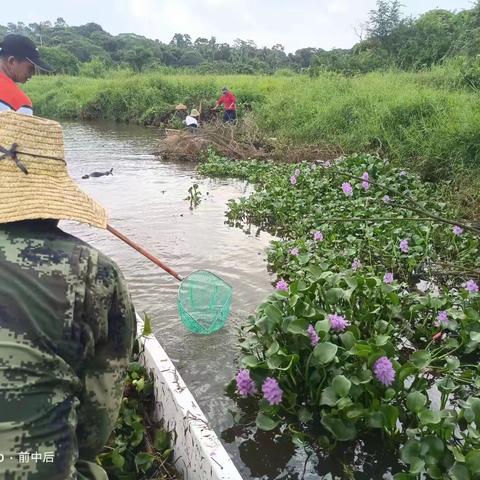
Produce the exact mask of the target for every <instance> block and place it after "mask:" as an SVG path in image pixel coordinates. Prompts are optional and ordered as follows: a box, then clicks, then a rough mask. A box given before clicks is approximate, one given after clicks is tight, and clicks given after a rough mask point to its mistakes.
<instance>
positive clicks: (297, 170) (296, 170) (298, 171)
mask: <svg viewBox="0 0 480 480" xmlns="http://www.w3.org/2000/svg"><path fill="white" fill-rule="evenodd" d="M299 175H300V169H299V168H296V169H295V176H296V177H298V176H299Z"/></svg>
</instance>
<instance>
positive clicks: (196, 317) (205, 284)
mask: <svg viewBox="0 0 480 480" xmlns="http://www.w3.org/2000/svg"><path fill="white" fill-rule="evenodd" d="M231 303H232V287H231V286H230V285H229V284H228V283H226V282H225V281H223V280H222V279H221V278H220V277H217V276H216V275H215V274H213V273H211V272H207V271H205V270H197V271H196V272H192V273H191V274H190V275H188V277H185V278H184V279H183V280H182V283H181V284H180V288H179V290H178V312H179V315H180V320H181V321H182V323H183V324H184V325H185V326H186V327H187V328H188V329H189V330H190V331H192V332H194V333H204V334H207V333H212V332H215V331H217V330H218V329H219V328H222V327H223V326H224V325H225V322H226V321H227V317H228V314H229V312H230V305H231Z"/></svg>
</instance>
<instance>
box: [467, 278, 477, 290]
mask: <svg viewBox="0 0 480 480" xmlns="http://www.w3.org/2000/svg"><path fill="white" fill-rule="evenodd" d="M465 288H466V289H467V290H468V291H469V292H470V293H478V285H477V282H475V280H469V281H468V282H467V283H466V284H465Z"/></svg>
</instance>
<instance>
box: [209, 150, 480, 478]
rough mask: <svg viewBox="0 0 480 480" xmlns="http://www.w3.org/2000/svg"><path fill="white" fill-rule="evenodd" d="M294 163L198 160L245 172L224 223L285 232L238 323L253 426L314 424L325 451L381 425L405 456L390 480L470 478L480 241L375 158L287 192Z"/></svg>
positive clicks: (476, 451)
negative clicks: (252, 308) (251, 307)
mask: <svg viewBox="0 0 480 480" xmlns="http://www.w3.org/2000/svg"><path fill="white" fill-rule="evenodd" d="M291 168H292V167H291V166H288V165H286V166H284V165H272V164H270V165H269V167H268V169H266V168H265V167H264V164H261V163H260V162H255V161H254V162H250V163H247V162H245V163H243V162H239V161H236V162H228V161H226V160H225V159H220V158H218V157H212V158H211V159H210V161H209V162H208V163H206V164H205V165H202V167H201V170H202V171H204V172H205V173H209V174H211V175H212V174H215V173H221V172H222V171H223V172H229V174H230V175H231V174H232V172H233V174H237V175H238V176H239V177H241V178H246V179H247V180H248V179H251V180H252V181H254V183H255V185H256V191H255V193H254V194H252V195H251V196H250V197H249V198H247V199H240V200H237V201H232V202H230V203H229V212H228V214H227V215H228V219H229V221H230V222H231V223H232V224H233V225H237V226H240V227H244V226H245V225H250V224H255V225H257V226H259V227H261V228H263V229H266V230H268V231H269V232H270V233H273V234H276V235H277V236H279V237H281V238H280V240H275V241H273V242H272V245H271V248H270V251H269V254H268V262H269V267H270V269H271V270H272V271H274V272H275V273H276V275H277V278H279V279H282V280H280V281H279V282H278V283H276V289H275V291H274V292H273V293H272V294H271V295H270V296H269V297H268V298H267V299H266V300H265V301H264V302H263V303H262V304H261V305H260V306H259V307H258V308H257V311H256V313H255V315H253V316H252V317H251V318H250V319H249V321H248V324H247V325H245V326H243V327H242V336H241V346H242V351H243V357H242V359H241V366H240V369H248V370H249V372H250V374H251V378H252V379H253V380H254V382H255V389H256V392H257V393H255V394H254V395H252V396H250V398H251V399H254V400H253V401H254V402H256V403H257V405H258V410H259V412H258V417H257V426H258V427H259V428H263V429H265V430H271V429H274V428H276V427H277V426H278V425H280V424H281V423H289V424H290V425H293V426H292V430H293V431H295V430H301V429H302V426H303V425H305V424H308V425H314V426H315V428H316V429H320V430H322V435H321V436H322V438H323V440H322V445H323V447H325V444H326V440H325V438H328V439H329V442H330V445H334V444H335V443H336V442H349V441H352V440H354V439H356V438H358V437H362V436H363V435H365V434H366V433H367V432H376V434H377V435H382V436H384V437H388V438H389V443H391V444H392V445H394V447H393V448H395V449H396V452H397V455H398V457H399V458H400V461H401V462H402V464H403V465H404V472H403V473H401V474H397V475H396V477H395V478H397V479H399V480H414V479H417V478H432V479H445V480H446V479H450V478H454V479H463V478H470V479H472V480H473V479H475V478H478V476H479V475H480V428H479V427H480V395H479V394H478V388H479V387H480V375H479V371H480V369H479V367H478V361H477V359H478V356H479V355H480V294H479V289H478V281H479V278H478V277H479V273H478V272H479V258H480V245H479V241H478V237H476V236H475V235H474V234H473V233H472V232H471V230H470V228H469V225H468V224H465V223H462V222H460V221H455V222H453V219H455V211H453V210H451V209H449V207H448V205H446V204H445V202H444V198H443V193H442V190H441V186H437V187H433V186H431V185H426V184H423V183H422V182H420V181H419V180H418V178H416V177H415V175H413V174H411V173H410V172H408V173H407V172H405V174H403V171H402V172H399V171H398V170H397V169H395V168H393V167H392V166H391V165H389V164H388V162H385V161H383V160H381V159H378V158H375V157H371V156H357V155H354V156H351V157H347V158H345V159H343V160H342V161H341V162H335V164H332V165H331V166H330V167H329V168H328V169H327V168H317V169H315V170H312V171H310V172H309V175H308V177H307V176H305V177H302V182H299V184H297V187H296V188H295V189H292V188H286V187H287V184H286V182H285V180H284V179H285V177H286V176H287V175H288V172H289V171H291ZM299 168H301V167H299ZM365 172H367V173H368V183H369V188H368V189H365V188H363V186H362V182H365V181H366V180H365V178H366V176H364V173H365ZM339 178H341V180H340V184H341V183H342V181H343V182H344V183H343V186H342V188H339ZM346 183H348V186H349V187H347V186H346V185H345V184H346ZM354 189H355V191H360V190H361V195H360V194H358V195H353V191H354ZM359 189H360V190H359ZM386 197H388V201H386ZM391 199H392V200H391ZM428 215H432V216H430V217H428ZM417 218H418V219H417ZM425 218H430V219H431V221H425ZM438 219H440V220H438ZM442 219H447V220H448V222H447V223H444V222H443V221H442ZM452 225H458V226H459V227H460V228H462V229H463V231H462V234H461V235H457V234H456V233H455V232H453V231H452ZM320 231H321V232H322V240H323V241H321V242H319V241H315V238H313V239H312V236H313V235H312V232H320ZM452 232H453V234H452ZM292 248H298V249H299V254H298V255H291V254H290V250H291V249H292ZM419 281H423V282H424V283H425V284H427V285H429V287H428V288H423V289H419V288H417V284H418V283H419ZM280 282H281V283H280ZM279 284H280V287H281V288H279ZM265 384H266V385H268V388H267V387H265V389H264V385H265ZM277 386H278V388H277ZM266 392H267V393H266ZM279 392H282V393H281V395H280V393H279ZM274 393H276V395H274ZM269 398H270V401H269ZM272 400H273V401H272ZM309 431H310V430H309V429H308V428H307V429H305V430H304V435H307V436H308V434H309V433H308V432H309ZM310 441H311V442H313V443H315V442H316V441H317V437H312V438H311V440H310Z"/></svg>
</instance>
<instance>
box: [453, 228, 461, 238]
mask: <svg viewBox="0 0 480 480" xmlns="http://www.w3.org/2000/svg"><path fill="white" fill-rule="evenodd" d="M452 232H453V233H454V234H455V235H456V236H457V237H459V236H460V235H461V234H462V233H463V228H462V227H459V226H458V225H455V226H454V227H453V228H452Z"/></svg>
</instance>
